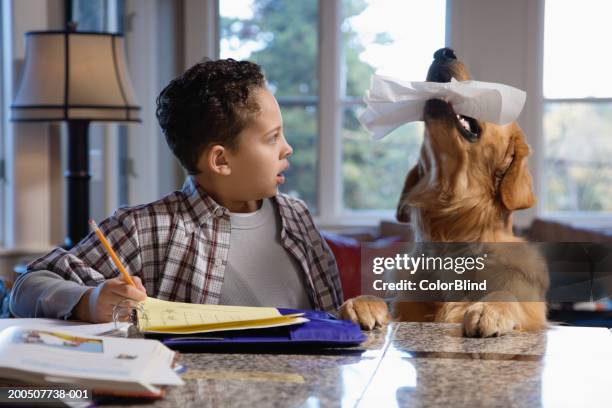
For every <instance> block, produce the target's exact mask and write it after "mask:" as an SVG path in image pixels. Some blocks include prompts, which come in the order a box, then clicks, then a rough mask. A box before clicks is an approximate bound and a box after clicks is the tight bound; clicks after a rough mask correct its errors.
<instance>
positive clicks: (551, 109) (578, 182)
mask: <svg viewBox="0 0 612 408" xmlns="http://www.w3.org/2000/svg"><path fill="white" fill-rule="evenodd" d="M544 107H545V112H544V135H545V138H544V139H545V146H544V151H545V156H546V157H545V169H544V181H545V191H546V196H545V208H546V210H547V211H612V200H610V197H612V168H611V166H610V157H611V156H612V141H611V139H610V136H611V135H612V104H610V103H584V102H563V103H559V102H549V103H546V104H545V105H544Z"/></svg>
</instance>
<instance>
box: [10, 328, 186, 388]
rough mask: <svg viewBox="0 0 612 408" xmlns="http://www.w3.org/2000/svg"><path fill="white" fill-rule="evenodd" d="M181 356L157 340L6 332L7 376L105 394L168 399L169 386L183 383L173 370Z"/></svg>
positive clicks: (28, 330) (62, 330) (48, 331)
mask: <svg viewBox="0 0 612 408" xmlns="http://www.w3.org/2000/svg"><path fill="white" fill-rule="evenodd" d="M94 326H95V325H94ZM175 355H176V354H175V352H173V351H172V350H170V349H168V348H167V347H166V346H164V345H163V344H162V343H160V342H158V341H155V340H144V339H125V338H110V337H100V336H91V335H87V334H83V331H78V330H75V331H74V332H73V331H71V330H70V327H62V328H54V327H49V326H47V327H45V326H44V325H43V326H40V327H39V328H36V327H35V326H27V327H26V326H11V327H8V328H6V329H4V330H2V331H1V332H0V377H1V378H3V379H8V380H14V381H18V382H26V383H35V384H49V383H56V384H70V385H71V386H73V387H79V388H89V389H93V390H94V392H96V393H102V394H116V395H125V396H147V397H159V396H162V395H163V388H162V387H163V386H166V385H182V384H183V381H182V380H181V378H180V377H179V376H178V375H177V374H176V372H175V371H174V370H173V365H174V359H175Z"/></svg>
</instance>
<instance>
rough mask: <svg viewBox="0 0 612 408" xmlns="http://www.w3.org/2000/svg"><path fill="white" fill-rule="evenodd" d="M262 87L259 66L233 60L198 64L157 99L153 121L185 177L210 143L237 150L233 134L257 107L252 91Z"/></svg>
mask: <svg viewBox="0 0 612 408" xmlns="http://www.w3.org/2000/svg"><path fill="white" fill-rule="evenodd" d="M264 86H265V79H264V76H263V74H262V72H261V67H260V66H259V65H257V64H255V63H252V62H248V61H236V60H233V59H223V60H217V61H212V60H208V59H205V60H202V61H201V62H199V63H197V64H196V65H194V66H193V67H191V68H189V69H188V70H187V71H185V72H184V73H183V74H182V75H180V76H179V77H177V78H175V79H173V80H172V81H171V82H170V83H169V84H168V86H166V87H165V88H164V90H163V91H161V93H160V94H159V96H158V97H157V110H156V115H157V120H158V121H159V125H160V126H161V128H162V130H163V132H164V135H165V137H166V141H167V142H168V146H170V149H171V150H172V152H173V153H174V155H175V156H176V158H177V159H178V160H179V161H180V162H181V165H182V166H183V167H184V168H185V169H186V170H187V172H188V173H189V174H198V173H199V172H200V171H199V170H198V167H197V164H198V159H199V158H200V155H201V154H202V152H204V150H205V149H206V148H207V147H209V146H210V145H212V144H216V143H218V144H221V145H223V146H226V147H227V148H229V149H234V148H236V147H237V136H238V134H239V133H240V132H241V131H242V130H243V129H244V127H245V125H246V124H247V123H248V121H249V119H250V118H251V117H252V115H253V114H254V113H256V112H258V111H259V109H260V107H259V105H258V104H257V101H256V100H255V98H253V91H254V90H256V89H257V88H262V87H264Z"/></svg>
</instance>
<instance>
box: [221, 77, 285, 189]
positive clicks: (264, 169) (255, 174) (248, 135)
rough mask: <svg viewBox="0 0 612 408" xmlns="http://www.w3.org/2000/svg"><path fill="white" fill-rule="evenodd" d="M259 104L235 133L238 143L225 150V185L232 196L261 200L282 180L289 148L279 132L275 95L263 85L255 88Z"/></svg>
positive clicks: (278, 116) (278, 109) (281, 124)
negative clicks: (255, 112) (242, 126)
mask: <svg viewBox="0 0 612 408" xmlns="http://www.w3.org/2000/svg"><path fill="white" fill-rule="evenodd" d="M255 97H256V98H257V102H258V104H259V106H260V108H261V110H260V112H259V113H258V114H256V116H254V117H253V118H252V119H251V121H250V123H249V124H248V125H247V126H246V127H245V128H244V130H243V131H242V132H241V133H240V135H238V145H237V148H236V149H234V150H228V151H227V153H226V154H227V156H226V157H227V161H228V165H229V167H230V169H231V173H230V174H229V175H228V178H227V180H226V181H227V183H228V184H227V187H228V189H229V191H228V192H230V195H231V196H232V199H234V200H244V201H247V200H261V199H262V198H266V197H272V196H274V195H276V193H277V191H278V186H279V185H280V184H283V183H284V182H285V176H284V175H283V174H282V173H283V172H285V171H286V170H287V169H288V168H289V161H288V160H287V158H288V157H289V156H290V155H291V154H292V153H293V149H292V148H291V146H290V145H289V143H287V140H286V139H285V135H284V133H283V118H282V116H281V112H280V108H279V106H278V102H277V101H276V98H274V96H273V95H272V94H271V93H270V91H268V90H267V89H264V88H261V89H259V90H257V91H255Z"/></svg>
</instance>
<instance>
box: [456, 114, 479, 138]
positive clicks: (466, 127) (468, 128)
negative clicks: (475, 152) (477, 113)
mask: <svg viewBox="0 0 612 408" xmlns="http://www.w3.org/2000/svg"><path fill="white" fill-rule="evenodd" d="M457 127H458V128H459V132H460V133H461V135H462V136H463V137H464V139H466V140H467V141H468V142H470V143H474V142H476V141H478V139H480V132H481V131H482V129H481V128H480V125H479V124H478V121H477V120H476V119H474V118H470V117H469V116H463V115H457Z"/></svg>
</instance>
